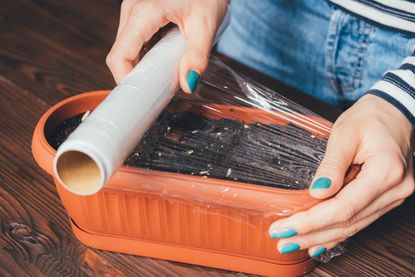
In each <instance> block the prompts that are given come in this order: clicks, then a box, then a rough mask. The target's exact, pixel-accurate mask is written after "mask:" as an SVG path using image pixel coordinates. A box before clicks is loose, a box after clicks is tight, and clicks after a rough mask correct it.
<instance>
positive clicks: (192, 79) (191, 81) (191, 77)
mask: <svg viewBox="0 0 415 277" xmlns="http://www.w3.org/2000/svg"><path fill="white" fill-rule="evenodd" d="M199 79H200V76H199V74H198V73H197V72H196V71H194V70H193V69H192V70H190V71H189V72H188V73H187V77H186V82H187V85H188V86H189V89H190V91H191V92H192V93H193V92H195V90H196V88H197V85H198V84H199Z"/></svg>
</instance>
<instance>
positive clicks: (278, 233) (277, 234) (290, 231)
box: [270, 228, 298, 239]
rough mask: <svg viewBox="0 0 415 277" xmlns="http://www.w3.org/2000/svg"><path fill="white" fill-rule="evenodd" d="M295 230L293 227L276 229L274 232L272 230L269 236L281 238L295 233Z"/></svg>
mask: <svg viewBox="0 0 415 277" xmlns="http://www.w3.org/2000/svg"><path fill="white" fill-rule="evenodd" d="M297 234H298V233H297V231H296V230H294V229H293V228H287V229H284V230H281V231H276V232H272V233H271V234H270V237H271V238H272V239H283V238H290V237H292V236H295V235H297Z"/></svg>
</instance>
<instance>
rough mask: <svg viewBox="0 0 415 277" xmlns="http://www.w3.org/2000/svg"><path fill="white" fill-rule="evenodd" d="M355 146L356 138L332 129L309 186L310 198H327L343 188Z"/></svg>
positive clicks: (351, 134) (349, 133) (348, 133)
mask: <svg viewBox="0 0 415 277" xmlns="http://www.w3.org/2000/svg"><path fill="white" fill-rule="evenodd" d="M356 145H357V143H356V136H355V135H353V133H351V132H347V133H345V132H339V130H335V129H333V132H332V134H331V135H330V137H329V140H328V143H327V148H326V153H325V155H324V158H323V160H322V161H321V163H320V166H319V168H318V169H317V172H316V175H315V177H314V180H313V182H312V184H311V186H310V194H311V196H313V197H314V198H319V199H321V198H327V197H330V196H333V195H334V194H336V193H337V192H338V191H339V190H340V189H341V188H342V187H343V184H344V181H345V180H344V179H345V175H346V172H347V170H348V168H349V166H350V164H351V163H352V161H353V158H354V155H355V152H356Z"/></svg>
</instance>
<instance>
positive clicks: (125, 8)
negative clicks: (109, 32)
mask: <svg viewBox="0 0 415 277" xmlns="http://www.w3.org/2000/svg"><path fill="white" fill-rule="evenodd" d="M136 2H137V0H123V1H122V2H121V11H120V23H119V24H118V30H117V37H118V35H119V33H120V32H121V30H122V29H124V26H125V23H126V22H127V19H128V17H129V16H130V12H131V8H132V7H133V5H134V4H135V3H136Z"/></svg>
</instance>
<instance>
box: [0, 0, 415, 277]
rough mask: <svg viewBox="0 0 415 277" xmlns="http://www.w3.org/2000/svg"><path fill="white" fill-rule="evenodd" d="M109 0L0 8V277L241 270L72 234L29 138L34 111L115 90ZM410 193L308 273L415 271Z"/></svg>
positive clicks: (44, 0)
mask: <svg viewBox="0 0 415 277" xmlns="http://www.w3.org/2000/svg"><path fill="white" fill-rule="evenodd" d="M118 13H119V2H118V1H115V0H100V1H98V0H96V1H86V0H77V1H75V0H72V1H55V0H36V1H34V0H33V1H30V0H7V1H6V2H5V3H4V2H2V5H1V9H0V93H1V97H0V130H1V133H0V226H1V228H0V232H1V236H0V246H1V249H0V276H13V275H14V276H39V275H45V276H75V275H81V276H84V275H86V276H160V275H163V276H233V275H238V276H247V275H246V274H242V273H234V272H227V271H223V270H218V269H212V268H205V267H200V266H194V265H187V264H180V263H176V262H168V261H163V260H156V259H150V258H143V257H136V256H131V255H123V254H118V253H110V252H105V251H98V250H95V249H90V248H87V247H85V246H84V245H82V244H81V243H80V242H78V241H77V240H76V239H75V237H74V236H73V235H72V233H71V229H70V227H69V223H68V219H67V216H66V213H65V210H64V208H63V207H62V205H61V202H60V200H59V198H58V195H57V192H56V189H55V186H54V184H53V183H52V180H51V178H50V176H48V175H47V174H46V173H45V172H43V171H42V170H41V169H40V168H39V167H38V166H37V165H36V164H35V162H34V160H33V158H32V154H31V149H30V143H31V137H32V132H33V128H34V126H35V124H36V123H37V120H38V119H39V117H40V116H41V114H42V113H43V112H44V111H45V110H46V109H47V108H48V107H50V106H51V105H52V104H54V103H56V102H57V101H59V100H62V99H64V98H66V97H68V96H71V95H74V94H76V93H78V92H83V91H89V90H97V89H108V88H111V87H113V85H114V83H113V80H112V77H111V75H110V73H109V71H108V69H107V67H106V66H105V56H106V54H107V52H108V51H109V48H110V46H111V44H112V42H113V40H114V36H115V32H116V27H117V23H118ZM234 66H237V67H239V69H240V70H242V71H244V72H245V73H247V74H248V75H249V76H251V77H254V78H255V79H257V80H259V81H260V82H262V83H264V84H265V85H267V86H269V87H271V88H274V89H278V91H280V92H283V93H284V94H286V95H288V96H289V97H290V98H292V99H294V100H296V101H297V102H300V103H302V104H303V105H305V106H307V107H309V108H311V109H312V110H314V111H316V112H318V113H320V114H323V115H325V116H327V117H329V118H330V119H334V118H335V117H336V115H338V112H339V111H337V110H335V109H333V108H330V107H328V106H327V105H322V104H321V103H319V102H318V101H315V100H313V99H311V98H310V97H307V96H304V95H303V94H299V93H298V92H296V91H294V90H292V89H289V88H286V87H285V86H283V85H282V84H280V83H278V82H276V81H274V80H272V79H270V78H266V77H264V76H262V75H260V74H258V73H256V72H253V71H252V70H249V69H246V68H244V67H240V66H238V65H235V64H234ZM414 202H415V201H414V197H413V196H412V197H411V198H410V199H409V200H408V201H406V203H405V204H404V205H402V206H401V207H399V208H398V209H395V210H394V211H393V212H391V213H389V214H388V215H386V216H384V217H383V218H382V219H381V220H379V221H378V222H376V223H375V224H373V225H372V226H370V227H369V228H367V229H366V230H364V231H362V232H361V233H359V234H357V235H356V236H355V237H354V238H353V239H352V240H350V244H349V246H348V252H347V253H346V254H344V255H343V256H341V257H338V258H336V259H334V260H333V261H332V262H330V263H328V264H324V265H320V266H319V267H318V268H317V269H316V270H315V271H314V272H312V273H311V274H310V276H321V275H371V276H375V275H376V276H381V275H389V276H390V275H400V276H410V275H412V276H413V275H415V241H414V235H415V213H414V204H415V203H414Z"/></svg>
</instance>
